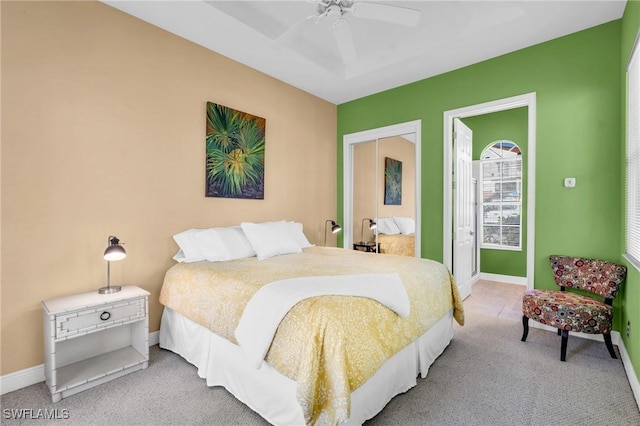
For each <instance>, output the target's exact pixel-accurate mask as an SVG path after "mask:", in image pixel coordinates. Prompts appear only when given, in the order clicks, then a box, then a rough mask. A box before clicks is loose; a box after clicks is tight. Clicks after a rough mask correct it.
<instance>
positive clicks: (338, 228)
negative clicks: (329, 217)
mask: <svg viewBox="0 0 640 426" xmlns="http://www.w3.org/2000/svg"><path fill="white" fill-rule="evenodd" d="M340 231H342V227H341V226H340V225H338V224H337V223H335V222H333V221H332V222H331V233H333V234H337V233H338V232H340Z"/></svg>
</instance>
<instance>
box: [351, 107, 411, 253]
mask: <svg viewBox="0 0 640 426" xmlns="http://www.w3.org/2000/svg"><path fill="white" fill-rule="evenodd" d="M421 129H422V122H421V121H420V120H414V121H408V122H406V123H399V124H393V125H390V126H385V127H379V128H375V129H369V130H363V131H361V132H356V133H349V134H345V135H344V136H343V154H344V157H343V159H344V162H343V167H344V174H343V176H344V194H343V218H344V225H345V227H344V234H343V235H344V238H343V247H345V248H349V249H354V250H361V251H368V252H378V253H379V252H381V251H382V250H381V249H382V247H381V245H380V244H379V243H380V242H381V239H382V238H385V237H382V235H383V234H385V235H390V236H391V237H392V238H395V239H396V240H400V239H404V240H405V241H409V242H408V243H405V244H406V247H405V248H404V249H402V250H397V249H394V248H393V247H391V246H390V245H388V247H386V248H385V253H402V254H407V255H409V256H418V257H420V244H419V242H420V232H421V231H420V220H419V219H420V210H421V209H420V162H419V161H418V160H419V159H420V142H421V136H420V135H421ZM385 158H387V160H385ZM385 165H386V166H387V167H386V168H387V176H388V179H387V181H385ZM385 183H388V185H387V189H386V190H385ZM385 191H386V195H387V202H386V203H385ZM416 218H418V219H417V220H416ZM379 219H383V220H382V222H383V229H382V230H381V229H379V228H380V223H379V222H378V220H379ZM371 221H374V222H376V225H377V227H375V226H373V224H372V223H371ZM384 225H386V226H387V229H386V230H385V229H384ZM391 226H393V227H394V229H395V227H402V228H403V231H402V232H400V231H390V230H389V229H388V228H389V227H391ZM398 229H399V228H398ZM398 235H401V236H402V237H398ZM394 236H395V237H394ZM416 242H418V243H416ZM411 247H413V249H412V248H411Z"/></svg>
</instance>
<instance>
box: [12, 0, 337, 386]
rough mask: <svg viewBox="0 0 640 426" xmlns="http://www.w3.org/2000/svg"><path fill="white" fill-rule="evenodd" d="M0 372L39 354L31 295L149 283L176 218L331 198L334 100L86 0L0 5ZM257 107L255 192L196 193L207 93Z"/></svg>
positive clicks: (296, 212) (326, 202) (158, 280)
mask: <svg viewBox="0 0 640 426" xmlns="http://www.w3.org/2000/svg"><path fill="white" fill-rule="evenodd" d="M0 8H1V9H0V10H1V12H0V17H1V28H2V52H1V55H2V56H1V61H2V76H1V87H2V97H1V106H0V107H1V108H2V113H3V116H2V118H3V120H2V121H3V123H2V124H3V126H2V129H1V132H2V133H1V147H0V149H1V150H2V158H1V165H0V171H1V176H0V177H1V183H0V184H1V196H2V206H1V212H0V220H1V228H0V229H1V241H0V247H5V248H6V247H11V250H10V251H7V250H5V251H4V252H3V253H2V258H1V260H0V262H1V263H0V280H1V292H2V300H1V306H0V309H1V311H0V312H1V315H0V324H1V353H0V357H1V359H2V368H1V371H0V375H6V374H9V373H13V372H16V371H20V370H24V369H26V368H30V367H33V366H37V365H40V364H42V362H43V354H42V352H43V343H42V340H43V338H42V334H43V332H42V312H41V307H40V301H41V300H44V299H48V298H52V297H58V296H65V295H69V294H75V293H82V292H89V291H97V289H98V288H99V287H101V286H103V285H104V282H105V280H106V264H105V262H104V260H103V259H102V253H103V251H104V249H105V247H106V244H107V237H108V236H109V235H116V236H118V237H119V238H120V239H121V241H122V242H123V243H125V248H126V250H127V254H128V256H127V258H126V259H124V260H122V261H120V262H117V263H114V264H112V268H111V273H112V277H111V281H112V283H113V284H130V285H138V286H140V287H143V288H145V289H146V290H148V291H150V292H151V296H150V299H149V301H150V323H149V324H150V327H149V331H150V332H153V331H156V330H158V328H159V323H160V315H161V313H162V306H161V305H160V304H159V302H158V296H159V293H160V288H161V285H162V280H163V277H164V274H165V272H166V270H167V269H168V268H169V267H170V266H171V265H172V264H173V261H172V260H171V257H172V256H173V255H174V254H175V253H176V251H177V246H176V245H175V243H174V242H173V240H172V238H171V236H172V235H173V234H175V233H177V232H180V231H183V230H185V229H188V228H207V227H214V226H230V225H235V224H239V223H240V222H241V221H254V222H259V221H268V220H279V219H288V220H295V221H298V222H301V223H302V224H303V225H304V229H305V233H306V234H307V236H308V238H309V240H310V241H311V242H312V243H316V244H318V243H320V244H321V243H322V238H323V235H324V234H323V232H324V220H326V219H327V218H331V217H334V215H335V212H336V210H337V202H336V199H337V192H336V188H337V164H336V163H337V162H336V157H337V153H336V150H337V149H336V133H337V124H336V120H337V111H336V109H337V107H336V106H335V105H333V104H331V103H329V102H326V101H324V100H322V99H319V98H317V97H314V96H312V95H309V94H308V93H305V92H303V91H301V90H299V89H296V88H293V87H291V86H289V85H286V84H285V83H283V82H281V81H278V80H276V79H274V78H272V77H269V76H267V75H265V74H262V73H259V72H257V71H255V70H253V69H250V68H248V67H246V66H244V65H241V64H239V63H237V62H234V61H232V60H230V59H228V58H225V57H223V56H221V55H218V54H216V53H213V52H211V51H208V50H206V49H204V48H202V47H200V46H198V45H196V44H193V43H191V42H188V41H186V40H184V39H181V38H179V37H177V36H174V35H172V34H170V33H168V32H165V31H163V30H161V29H159V28H156V27H154V26H152V25H150V24H147V23H145V22H143V21H140V20H138V19H136V18H134V17H132V16H130V15H127V14H125V13H123V12H120V11H118V10H116V9H114V8H112V7H110V6H108V5H106V4H103V3H100V2H84V1H83V2H65V1H46V2H0ZM207 101H212V102H216V103H219V104H222V105H225V106H228V107H230V108H234V109H237V110H240V111H244V112H247V113H250V114H253V115H257V116H259V117H263V118H265V119H266V126H267V128H266V153H265V170H266V172H265V199H264V200H242V199H223V198H206V197H205V196H204V188H205V173H204V166H205V145H204V141H205V105H206V102H207Z"/></svg>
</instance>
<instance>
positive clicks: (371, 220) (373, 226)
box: [360, 217, 378, 243]
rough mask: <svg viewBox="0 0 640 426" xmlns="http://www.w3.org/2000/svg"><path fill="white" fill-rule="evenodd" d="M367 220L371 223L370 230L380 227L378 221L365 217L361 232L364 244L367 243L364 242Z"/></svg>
mask: <svg viewBox="0 0 640 426" xmlns="http://www.w3.org/2000/svg"><path fill="white" fill-rule="evenodd" d="M367 220H368V221H369V229H376V226H378V224H377V223H376V221H375V220H373V219H371V218H370V217H365V218H364V219H362V229H361V230H360V241H361V242H363V243H364V242H365V241H364V223H365V222H366V221H367Z"/></svg>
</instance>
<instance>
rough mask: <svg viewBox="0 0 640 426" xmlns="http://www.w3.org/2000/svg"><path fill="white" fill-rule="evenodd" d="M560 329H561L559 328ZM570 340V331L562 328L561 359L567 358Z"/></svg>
mask: <svg viewBox="0 0 640 426" xmlns="http://www.w3.org/2000/svg"><path fill="white" fill-rule="evenodd" d="M558 331H560V329H558ZM568 340H569V332H568V331H567V330H562V343H561V344H560V361H565V360H566V359H567V341H568Z"/></svg>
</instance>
